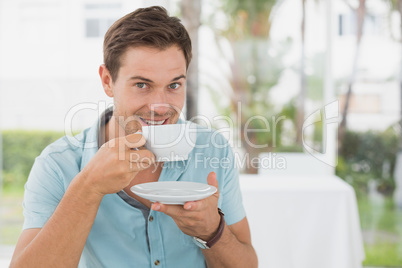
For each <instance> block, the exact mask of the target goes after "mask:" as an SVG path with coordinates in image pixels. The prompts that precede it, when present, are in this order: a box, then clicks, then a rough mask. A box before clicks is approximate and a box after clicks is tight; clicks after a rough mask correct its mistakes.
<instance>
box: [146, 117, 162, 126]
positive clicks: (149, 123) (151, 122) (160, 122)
mask: <svg viewBox="0 0 402 268" xmlns="http://www.w3.org/2000/svg"><path fill="white" fill-rule="evenodd" d="M141 119H142V120H144V122H145V123H147V124H148V125H162V124H163V123H164V122H165V120H162V121H152V120H146V119H143V118H141Z"/></svg>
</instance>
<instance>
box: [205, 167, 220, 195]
mask: <svg viewBox="0 0 402 268" xmlns="http://www.w3.org/2000/svg"><path fill="white" fill-rule="evenodd" d="M207 183H208V185H211V186H215V187H216V189H217V191H216V193H215V194H214V195H217V196H218V197H219V183H218V180H217V179H216V173H215V172H210V173H209V174H208V177H207Z"/></svg>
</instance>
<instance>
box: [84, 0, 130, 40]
mask: <svg viewBox="0 0 402 268" xmlns="http://www.w3.org/2000/svg"><path fill="white" fill-rule="evenodd" d="M121 9H122V5H121V4H119V3H113V4H112V3H110V4H86V5H85V37H87V38H102V37H103V36H104V35H105V33H106V31H107V29H109V27H110V26H111V25H112V24H113V22H115V21H116V20H117V19H118V18H119V17H120V16H121V14H120V11H121Z"/></svg>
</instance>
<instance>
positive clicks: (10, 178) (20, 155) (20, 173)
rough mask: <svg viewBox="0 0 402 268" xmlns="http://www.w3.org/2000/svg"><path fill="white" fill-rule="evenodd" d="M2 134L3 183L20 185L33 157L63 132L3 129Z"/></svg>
mask: <svg viewBox="0 0 402 268" xmlns="http://www.w3.org/2000/svg"><path fill="white" fill-rule="evenodd" d="M2 135H3V185H4V187H10V186H12V187H13V186H15V187H22V186H23V185H24V184H25V182H26V180H27V178H28V175H29V172H30V170H31V168H32V165H33V163H34V161H35V158H36V157H37V156H38V155H39V154H40V153H41V152H42V150H43V149H44V148H45V147H46V146H47V145H48V144H50V143H52V142H53V141H55V140H57V139H58V138H60V137H62V136H63V135H64V133H63V132H55V131H36V130H4V131H2Z"/></svg>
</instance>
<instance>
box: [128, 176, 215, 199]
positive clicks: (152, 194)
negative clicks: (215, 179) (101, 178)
mask: <svg viewBox="0 0 402 268" xmlns="http://www.w3.org/2000/svg"><path fill="white" fill-rule="evenodd" d="M130 190H131V191H132V192H133V193H135V194H136V195H138V196H140V197H142V198H145V199H148V200H149V201H151V202H159V203H162V204H170V205H172V204H174V205H183V204H184V203H185V202H188V201H196V200H201V199H204V198H207V197H208V196H210V195H213V194H214V193H215V192H216V191H217V189H216V187H214V186H211V185H208V184H204V183H198V182H188V181H162V182H148V183H142V184H137V185H134V186H133V187H131V189H130Z"/></svg>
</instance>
